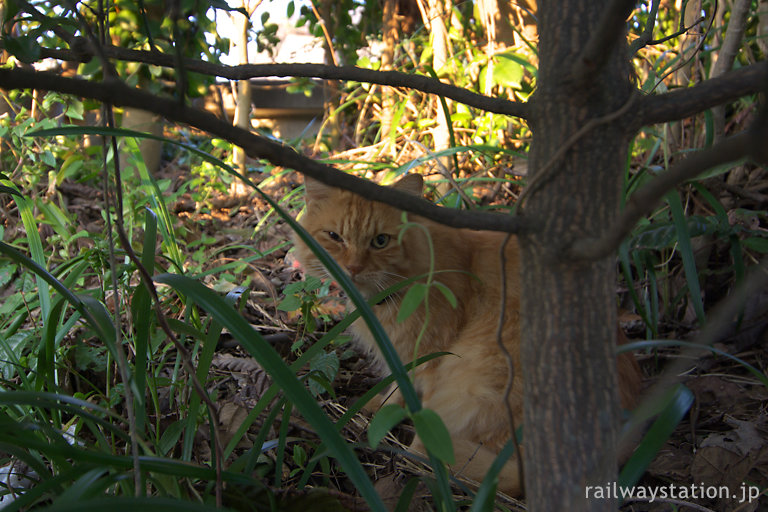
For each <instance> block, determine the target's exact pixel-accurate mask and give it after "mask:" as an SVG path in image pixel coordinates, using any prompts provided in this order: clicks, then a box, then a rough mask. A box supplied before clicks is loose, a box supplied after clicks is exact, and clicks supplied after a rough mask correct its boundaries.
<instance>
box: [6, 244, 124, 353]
mask: <svg viewBox="0 0 768 512" xmlns="http://www.w3.org/2000/svg"><path fill="white" fill-rule="evenodd" d="M0 254H3V255H5V256H6V257H8V258H10V259H12V260H13V261H15V262H17V263H19V264H20V265H23V266H24V267H26V268H27V269H29V270H31V271H32V272H34V273H35V274H36V275H37V276H38V277H40V278H41V279H42V280H43V281H44V282H46V283H48V284H49V285H50V286H51V287H52V288H54V289H55V290H56V291H57V292H58V293H60V294H61V295H62V296H64V298H65V299H66V301H67V302H69V303H70V304H71V305H72V306H73V307H74V308H75V309H76V310H77V311H78V312H79V313H80V314H81V315H82V316H83V318H85V320H86V321H87V322H88V324H89V325H90V326H91V327H92V328H93V329H94V330H95V331H96V334H97V335H98V336H99V338H100V339H101V340H102V341H103V342H104V343H106V344H107V346H109V347H110V348H111V350H114V347H115V326H114V324H112V319H111V318H110V316H109V314H108V313H107V310H106V309H105V308H104V305H103V304H101V303H100V302H98V301H96V300H95V299H92V298H90V297H83V298H80V297H77V296H76V295H75V294H74V293H72V292H71V291H70V290H69V288H67V287H66V286H64V284H63V283H61V282H60V281H59V280H58V279H56V278H55V277H54V276H53V275H52V274H51V273H50V272H48V271H47V270H45V268H43V267H42V266H41V265H39V264H37V262H35V261H33V260H32V259H30V258H29V257H28V256H26V255H24V254H22V253H21V252H19V251H18V250H17V249H16V248H15V247H12V246H10V245H8V244H6V243H5V242H0ZM46 289H48V288H47V287H46ZM49 307H50V306H49Z"/></svg>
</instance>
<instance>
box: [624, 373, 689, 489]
mask: <svg viewBox="0 0 768 512" xmlns="http://www.w3.org/2000/svg"><path fill="white" fill-rule="evenodd" d="M693 399H694V397H693V393H692V392H691V390H690V389H688V388H687V387H685V386H683V385H682V384H678V385H677V386H676V387H675V388H674V389H673V390H672V392H671V393H670V394H669V395H668V399H667V401H666V404H665V406H664V408H663V410H662V411H661V414H659V417H658V418H657V419H656V421H655V422H654V423H653V425H651V428H650V429H649V430H648V432H647V433H646V434H645V436H643V439H642V441H640V444H639V445H638V447H637V449H635V451H634V453H633V454H632V456H631V457H630V458H629V461H627V463H626V464H625V465H624V467H623V468H622V469H621V473H620V474H619V481H618V483H619V486H620V487H627V488H628V487H632V486H634V485H635V484H636V483H637V482H638V481H639V480H640V477H641V476H643V473H645V470H646V468H647V467H648V465H649V464H650V463H651V461H652V460H653V458H654V457H655V456H656V454H657V453H658V452H659V450H660V449H661V447H662V446H663V445H664V443H665V442H666V441H667V439H669V436H671V435H672V432H674V430H675V428H676V427H677V425H678V424H679V423H680V420H682V419H683V416H685V414H686V413H687V412H688V409H690V407H691V405H692V404H693Z"/></svg>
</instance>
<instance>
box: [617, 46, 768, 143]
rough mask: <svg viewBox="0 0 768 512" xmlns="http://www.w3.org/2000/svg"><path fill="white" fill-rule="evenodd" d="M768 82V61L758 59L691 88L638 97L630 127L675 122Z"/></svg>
mask: <svg viewBox="0 0 768 512" xmlns="http://www.w3.org/2000/svg"><path fill="white" fill-rule="evenodd" d="M766 82H768V61H762V62H758V63H757V64H752V65H751V66H746V67H743V68H740V69H738V70H735V71H731V72H728V73H725V74H724V75H721V76H719V77H717V78H711V79H709V80H707V81H705V82H703V83H701V84H699V85H696V86H694V87H688V88H683V89H677V90H675V91H672V92H668V93H666V94H660V95H657V96H646V97H644V98H640V100H639V101H638V103H637V108H636V110H635V113H634V118H633V119H632V123H633V129H635V130H637V129H640V128H641V127H643V126H645V125H649V124H655V123H666V122H669V121H678V120H680V119H683V118H685V117H689V116H692V115H694V114H698V113H699V112H703V111H705V110H707V109H710V108H712V107H714V106H716V105H721V104H723V103H727V102H729V101H733V100H736V99H738V98H741V97H742V96H746V95H747V94H755V93H757V92H760V91H761V89H762V88H763V87H765V84H766Z"/></svg>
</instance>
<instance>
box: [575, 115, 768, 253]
mask: <svg viewBox="0 0 768 512" xmlns="http://www.w3.org/2000/svg"><path fill="white" fill-rule="evenodd" d="M761 121H763V120H761ZM767 128H768V125H766V123H765V122H759V123H756V124H755V126H754V127H753V128H751V129H749V130H747V131H744V132H742V133H740V134H738V135H735V136H733V137H730V138H728V139H725V140H723V141H722V142H721V143H719V144H716V145H714V146H712V147H711V148H709V149H705V150H702V151H698V152H696V153H692V154H691V155H690V156H688V157H687V158H685V159H684V160H682V161H680V162H679V163H678V164H676V165H673V166H672V168H670V169H669V170H668V171H667V172H664V173H662V174H659V175H658V176H656V178H654V179H653V180H652V181H650V182H649V183H648V184H647V185H645V186H644V187H643V188H641V189H640V190H638V191H637V192H635V193H634V194H632V197H630V198H629V201H627V204H626V207H625V208H624V211H623V212H622V214H621V216H620V217H619V218H618V219H617V221H616V222H615V223H614V224H613V225H612V226H611V227H609V228H608V230H607V232H606V233H605V234H604V235H603V236H602V237H601V238H582V239H579V240H577V241H576V242H574V243H573V245H571V247H570V248H568V249H567V250H566V251H564V253H565V258H568V259H577V260H588V261H595V260H598V259H600V258H604V257H605V256H608V255H609V254H611V253H612V252H613V251H615V250H616V248H617V247H618V246H619V245H620V244H621V241H622V240H623V239H624V237H625V236H626V235H627V233H629V232H630V231H631V230H632V228H633V227H634V226H635V224H636V223H637V222H638V221H639V220H640V219H641V218H642V217H644V216H645V215H647V214H648V213H650V212H651V211H652V210H653V208H655V206H656V204H657V203H658V202H659V201H661V198H662V197H663V196H664V194H665V193H666V192H668V191H669V190H671V189H672V188H674V187H675V186H676V185H678V184H680V183H682V182H684V181H686V180H689V179H691V178H694V177H696V176H698V175H699V174H701V173H702V172H704V171H705V170H707V169H710V168H712V167H715V166H717V165H721V164H725V163H728V162H733V161H734V160H738V159H740V158H742V157H744V156H748V155H750V156H753V155H754V156H756V157H757V158H756V159H758V160H764V159H765V157H766V155H765V154H764V153H766V149H765V148H764V147H763V146H765V141H766V131H767Z"/></svg>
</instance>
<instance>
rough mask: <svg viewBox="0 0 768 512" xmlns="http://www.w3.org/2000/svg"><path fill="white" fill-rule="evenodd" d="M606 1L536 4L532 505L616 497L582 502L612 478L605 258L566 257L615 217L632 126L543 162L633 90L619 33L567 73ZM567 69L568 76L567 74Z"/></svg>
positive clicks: (595, 136) (590, 505)
mask: <svg viewBox="0 0 768 512" xmlns="http://www.w3.org/2000/svg"><path fill="white" fill-rule="evenodd" d="M609 4H611V2H605V1H600V2H595V1H592V0H572V1H570V2H567V3H563V2H553V1H540V2H539V23H540V25H539V34H540V46H539V56H540V68H539V89H538V91H537V92H536V94H535V97H534V98H533V99H532V102H533V111H534V114H533V116H532V119H531V125H532V126H531V127H532V129H533V132H534V144H533V145H532V148H531V153H530V168H529V169H530V172H531V174H532V176H531V178H530V179H531V180H542V183H541V184H540V187H539V188H538V191H537V192H535V193H533V194H532V195H531V196H530V197H529V198H528V201H527V203H526V204H525V206H524V209H523V215H524V216H526V217H528V218H530V220H532V221H533V222H534V224H536V225H538V226H540V227H541V229H540V231H536V232H535V233H530V234H527V235H524V236H521V237H520V242H521V248H522V251H523V252H522V255H523V257H522V286H523V290H522V297H523V303H522V305H521V309H522V314H521V317H522V328H521V330H522V332H523V343H522V366H523V368H522V371H523V372H524V378H525V418H524V423H525V426H524V446H525V450H524V460H525V481H526V501H527V506H528V510H532V511H539V510H572V511H580V510H610V509H613V510H615V509H616V507H617V503H616V502H615V501H611V500H596V499H587V497H586V486H589V485H593V486H596V485H603V486H604V485H605V484H607V483H609V482H613V481H615V480H616V478H617V467H616V448H615V444H616V435H617V429H618V421H619V418H618V412H619V408H618V394H617V384H616V382H617V380H616V379H617V376H616V365H615V352H614V345H615V336H616V306H615V289H614V288H615V277H614V268H613V262H612V259H610V258H604V259H601V260H598V261H593V262H577V261H568V260H565V259H564V258H563V255H564V254H565V253H566V251H565V249H566V248H567V247H568V246H570V244H572V243H573V242H575V241H576V240H578V239H580V238H583V237H595V236H599V235H600V234H601V233H603V231H604V230H605V228H606V226H608V225H609V224H610V222H611V221H612V220H613V219H614V218H615V217H616V215H617V213H618V205H619V202H618V201H619V197H620V192H621V176H622V169H623V167H624V165H625V162H626V155H627V147H628V146H627V144H628V140H629V134H628V131H627V129H626V128H625V127H623V126H620V125H617V124H616V123H617V122H613V123H608V122H606V123H604V124H602V125H598V126H597V127H596V128H595V129H593V130H592V131H591V132H590V133H587V134H585V135H584V136H583V137H581V138H580V139H579V140H577V141H576V142H575V143H574V144H573V145H572V146H571V147H570V149H569V150H568V151H567V152H566V153H565V154H564V156H563V157H562V158H561V159H560V160H559V161H556V162H550V161H549V160H550V158H551V157H552V155H554V154H555V153H556V152H557V150H558V149H559V148H560V147H561V146H562V145H563V144H564V143H565V141H566V140H567V139H568V138H569V137H570V136H571V135H572V134H573V133H576V132H577V131H578V130H579V129H580V128H581V127H582V126H584V125H585V124H586V123H587V122H589V121H590V120H592V119H596V118H601V117H603V116H606V115H608V114H611V113H612V112H615V111H617V110H619V109H621V108H622V106H623V105H625V104H626V102H627V101H628V99H629V97H630V95H631V93H632V84H631V82H630V81H629V76H630V75H629V64H628V59H627V51H626V43H625V38H624V37H621V38H619V40H618V41H617V45H616V47H617V48H616V49H615V50H612V51H611V50H607V51H611V53H610V55H608V58H607V59H606V60H604V61H603V63H602V65H601V67H600V69H597V70H595V72H594V73H591V74H586V76H589V78H588V79H586V80H584V79H583V78H579V79H574V78H572V77H574V76H579V77H583V76H585V74H584V73H582V72H576V70H575V68H576V67H578V66H579V65H580V63H579V58H580V56H581V54H582V50H583V49H584V48H587V46H588V45H587V43H588V41H589V39H590V37H591V36H593V35H595V34H596V33H597V32H598V28H599V27H598V24H599V22H600V20H601V15H602V13H603V12H607V10H608V6H609ZM565 11H567V12H565ZM583 64H584V65H591V62H584V63H583ZM570 69H574V71H575V72H574V73H572V74H571V75H570V76H569V74H568V73H563V70H570ZM619 119H621V117H619ZM537 173H545V176H546V178H544V177H542V176H537Z"/></svg>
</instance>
